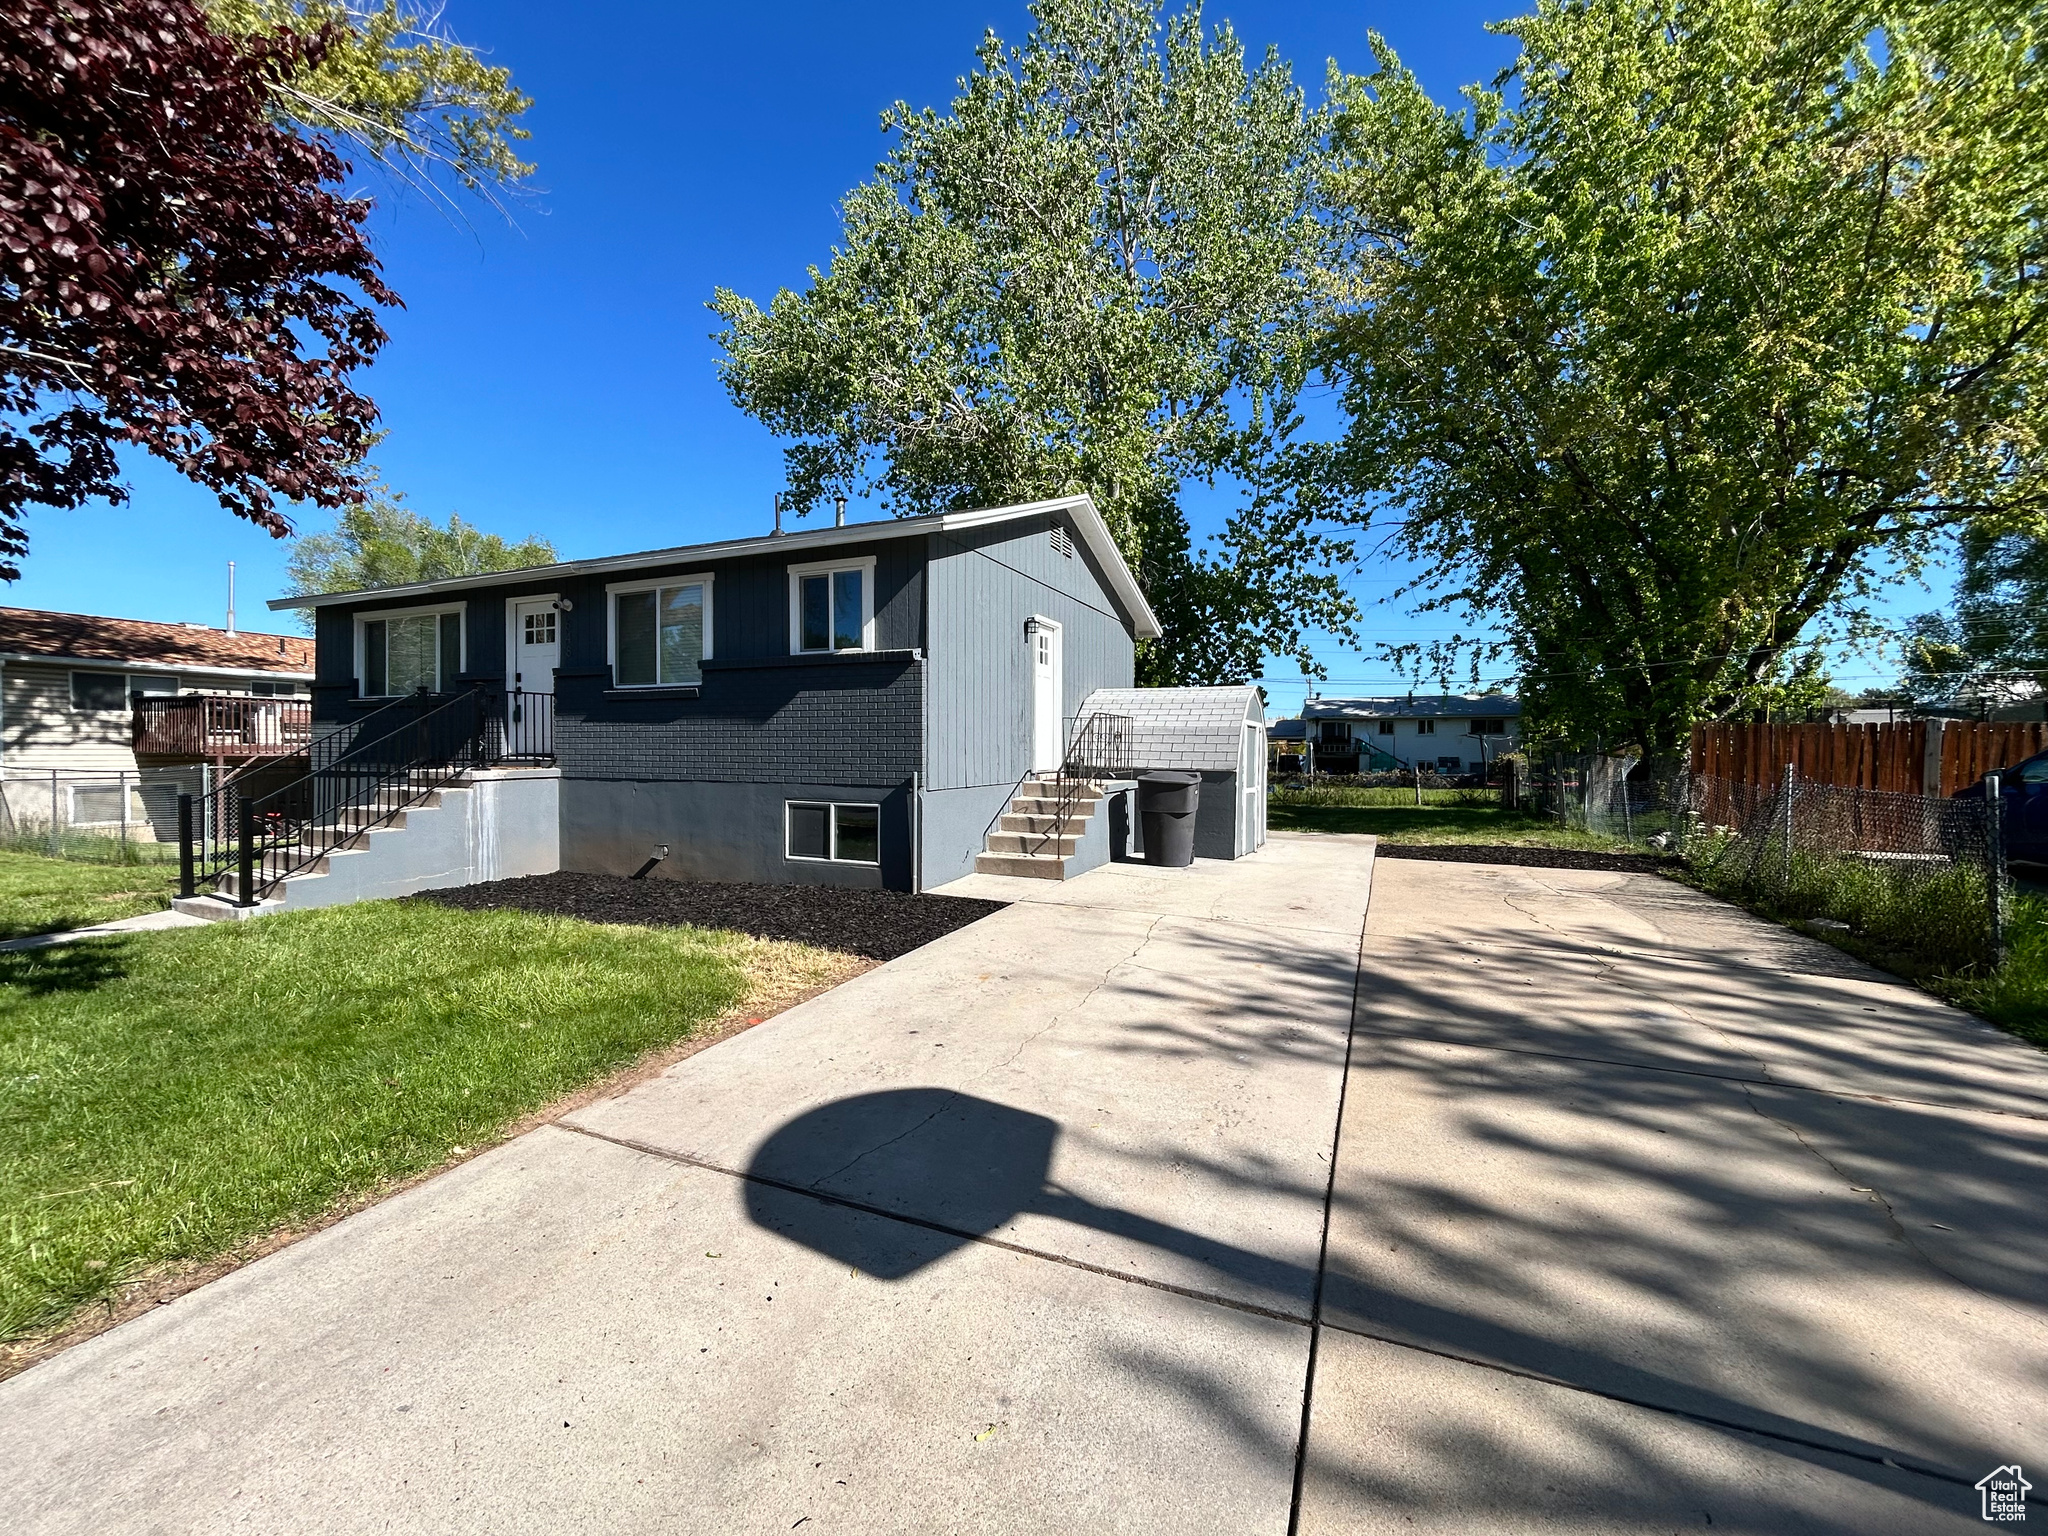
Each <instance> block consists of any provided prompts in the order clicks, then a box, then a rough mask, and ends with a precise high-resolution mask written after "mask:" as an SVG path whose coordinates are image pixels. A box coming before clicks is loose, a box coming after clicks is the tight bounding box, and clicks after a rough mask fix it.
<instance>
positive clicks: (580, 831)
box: [555, 630, 924, 890]
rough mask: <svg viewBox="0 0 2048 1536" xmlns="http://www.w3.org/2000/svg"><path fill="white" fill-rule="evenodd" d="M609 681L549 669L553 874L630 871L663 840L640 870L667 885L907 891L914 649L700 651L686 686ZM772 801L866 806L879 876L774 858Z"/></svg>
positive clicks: (920, 696)
mask: <svg viewBox="0 0 2048 1536" xmlns="http://www.w3.org/2000/svg"><path fill="white" fill-rule="evenodd" d="M783 646H784V649H787V647H788V634H787V631H786V630H785V631H784V635H783ZM610 681H611V674H610V671H609V669H607V668H605V667H603V666H598V667H586V668H570V667H566V666H565V667H564V668H563V669H562V670H561V671H560V672H559V673H558V674H557V684H556V692H555V754H556V760H557V761H558V762H559V763H560V764H561V769H562V867H563V868H564V869H573V870H583V871H588V872H592V873H600V874H631V873H633V872H634V871H636V870H637V869H638V868H639V867H640V866H641V864H642V863H644V862H645V861H646V859H647V858H648V857H649V855H650V852H651V850H652V848H653V847H654V845H656V844H666V845H668V848H669V856H668V858H667V859H665V860H664V861H663V862H662V863H661V864H660V865H659V866H658V867H657V870H656V873H659V874H662V875H664V876H667V877H670V878H687V879H697V880H764V881H803V882H815V883H825V884H836V885H882V884H886V885H888V886H890V887H892V888H894V889H898V890H907V889H909V888H910V886H911V883H912V875H911V862H912V859H911V843H912V836H913V834H912V829H911V823H910V813H909V804H910V792H911V786H912V782H913V778H914V776H915V774H916V773H917V770H918V764H919V762H920V761H921V758H922V752H923V745H924V739H923V730H922V726H923V720H924V664H923V662H922V661H920V660H919V659H918V658H917V656H916V654H915V653H914V652H911V651H907V650H906V651H893V652H889V653H886V654H880V655H872V656H860V657H857V658H856V657H853V656H836V657H809V658H804V659H801V660H797V659H792V658H788V657H770V658H762V659H756V660H751V661H750V660H744V659H737V658H717V657H714V658H713V659H712V660H711V661H709V662H706V663H705V667H704V684H703V687H702V688H701V689H698V690H694V691H693V690H688V689H675V690H667V689H664V690H659V691H655V692H641V691H639V690H619V689H614V688H612V687H611V686H610ZM787 800H856V801H863V802H872V803H875V804H879V805H881V806H882V807H883V815H882V829H881V830H882V863H881V866H880V868H879V869H878V868H875V867H872V866H866V867H863V866H857V865H845V864H820V863H812V862H808V861H797V860H791V859H787V858H785V857H784V843H783V804H784V802H785V801H787Z"/></svg>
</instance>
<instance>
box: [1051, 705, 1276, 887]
mask: <svg viewBox="0 0 2048 1536" xmlns="http://www.w3.org/2000/svg"><path fill="white" fill-rule="evenodd" d="M1091 714H1105V715H1123V716H1126V717H1128V718H1129V720H1130V721H1131V727H1132V748H1131V760H1132V763H1133V765H1134V766H1135V767H1136V769H1137V771H1138V772H1140V773H1144V772H1147V771H1148V770H1151V769H1155V768H1180V769H1185V770H1188V771H1191V772H1195V773H1199V774H1201V776H1202V794H1201V799H1200V802H1199V804H1198V806H1197V809H1196V813H1195V857H1196V858H1200V859H1241V858H1243V857H1244V856H1245V855H1246V854H1248V853H1252V852H1255V851H1256V850H1257V849H1259V848H1260V847H1262V846H1264V844H1265V841H1266V702H1265V699H1264V698H1263V697H1262V696H1261V695H1260V693H1259V690H1258V689H1256V688H1254V687H1251V686H1250V685H1248V684H1238V685H1233V686H1229V687H1222V688H1098V689H1096V690H1095V691H1094V692H1093V693H1091V694H1089V695H1088V697H1087V698H1086V699H1084V700H1083V701H1082V703H1081V708H1080V712H1079V714H1078V716H1077V717H1076V718H1077V719H1079V720H1086V719H1087V718H1088V717H1089V715H1091Z"/></svg>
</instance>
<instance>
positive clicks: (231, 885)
mask: <svg viewBox="0 0 2048 1536" xmlns="http://www.w3.org/2000/svg"><path fill="white" fill-rule="evenodd" d="M416 782H417V781H416ZM470 787H471V781H470V779H469V777H468V776H467V775H464V776H462V777H460V778H456V779H452V780H449V781H446V782H444V783H442V784H441V785H439V786H438V787H436V788H433V789H426V788H423V787H421V788H418V789H417V791H416V793H414V794H413V796H412V798H409V799H407V800H406V808H405V809H404V810H402V811H392V812H384V813H381V814H380V813H379V812H377V811H374V810H364V809H351V810H344V811H340V812H337V813H336V814H335V815H334V816H333V817H331V818H329V819H328V820H326V821H324V822H321V823H318V824H316V825H315V826H314V827H312V828H311V829H309V831H310V836H309V838H308V839H307V840H306V841H305V842H302V843H300V844H298V845H296V846H292V847H286V848H276V849H272V850H270V851H268V852H266V853H264V854H263V855H262V856H261V858H259V859H258V860H257V861H256V862H257V865H258V869H259V871H260V874H259V879H258V882H257V888H258V889H259V890H261V889H262V888H263V883H262V882H263V878H264V877H268V876H271V875H275V874H276V873H278V872H279V871H280V870H287V869H288V870H290V871H291V873H289V874H287V875H285V877H284V879H283V880H282V881H280V882H279V883H277V884H276V885H274V886H272V887H271V888H270V890H269V893H268V894H267V895H266V896H265V897H264V898H263V899H262V900H260V901H258V902H257V903H255V904H254V905H253V906H246V907H245V906H242V905H240V904H239V903H238V900H237V898H238V897H239V896H240V894H241V876H240V873H239V872H238V871H236V870H234V869H230V870H229V871H228V872H227V873H226V874H224V875H222V876H221V877H220V879H219V880H218V881H217V882H216V883H215V887H214V891H213V894H211V895H207V896H190V897H185V896H180V897H178V898H176V899H175V900H173V901H172V902H171V908H172V910H173V911H177V912H182V913H184V914H185V915H186V916H188V917H199V918H204V919H206V920H207V921H208V922H238V921H241V920H242V919H244V918H249V917H256V916H261V915H263V914H265V913H270V912H281V911H284V910H286V909H288V908H291V907H296V906H322V905H325V904H326V903H324V902H323V901H321V900H319V899H318V898H317V896H316V894H315V891H314V889H313V885H312V883H313V882H317V881H322V880H325V879H327V878H328V877H329V876H331V875H332V874H333V873H334V872H335V868H336V862H337V861H338V860H354V859H364V858H369V857H372V856H373V854H374V850H375V849H376V847H377V845H378V844H379V843H381V842H383V841H384V840H386V839H388V838H392V837H400V836H403V835H404V833H405V829H406V820H407V818H408V817H413V816H418V815H420V814H421V813H423V812H432V811H439V810H441V809H442V808H443V806H444V804H445V803H446V802H445V801H444V797H445V796H447V795H449V794H450V793H457V792H466V791H467V790H468V789H469V788H470ZM387 803H388V798H387ZM316 848H317V849H320V850H321V851H320V852H317V853H315V852H314V850H315V849H316Z"/></svg>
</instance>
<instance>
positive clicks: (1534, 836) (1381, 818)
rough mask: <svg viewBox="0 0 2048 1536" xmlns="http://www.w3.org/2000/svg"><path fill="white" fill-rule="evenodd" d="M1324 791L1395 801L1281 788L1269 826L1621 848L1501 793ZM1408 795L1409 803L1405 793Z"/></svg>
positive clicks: (1270, 808) (1411, 839) (1415, 838)
mask: <svg viewBox="0 0 2048 1536" xmlns="http://www.w3.org/2000/svg"><path fill="white" fill-rule="evenodd" d="M1313 793H1318V794H1331V793H1349V794H1354V795H1387V794H1391V795H1393V796H1395V797H1396V798H1395V800H1394V801H1393V802H1392V803H1386V802H1377V801H1374V802H1367V803H1365V804H1362V805H1341V804H1339V805H1331V804H1317V803H1309V804H1303V803H1301V802H1299V801H1297V800H1294V799H1291V798H1285V797H1283V792H1282V791H1278V790H1276V791H1275V792H1274V793H1273V794H1272V796H1271V797H1270V798H1269V800H1268V802H1267V806H1266V824H1267V825H1268V826H1270V827H1272V828H1274V829H1276V830H1278V831H1282V832H1363V833H1368V834H1370V835H1371V836H1374V837H1377V838H1379V839H1380V840H1381V841H1382V842H1388V843H1519V844H1523V845H1526V846H1531V847H1538V848H1587V849H1609V848H1619V847H1622V846H1623V844H1622V843H1621V841H1620V840H1619V839H1618V838H1612V837H1601V836H1598V835H1597V834H1594V833H1591V832H1574V831H1571V830H1569V829H1568V828H1565V827H1560V826H1559V825H1558V824H1557V823H1556V822H1555V821H1553V820H1551V819H1550V818H1548V817H1544V816H1530V815H1526V814H1523V813H1521V812H1517V811H1507V810H1503V809H1502V808H1501V806H1500V802H1499V799H1498V797H1492V799H1491V803H1488V802H1487V801H1477V802H1474V801H1473V800H1470V799H1468V800H1465V801H1462V802H1461V801H1457V800H1448V799H1447V800H1444V801H1439V802H1437V803H1435V804H1431V803H1430V802H1429V800H1428V799H1427V797H1428V795H1429V794H1430V793H1431V792H1430V791H1429V790H1424V791H1423V795H1424V797H1425V798H1424V802H1423V804H1422V805H1420V806H1417V805H1416V804H1415V791H1414V790H1412V789H1411V790H1406V791H1402V790H1391V791H1389V790H1383V789H1354V790H1349V791H1328V790H1324V791H1315V792H1313ZM1404 793H1405V794H1406V796H1407V803H1406V804H1402V803H1401V802H1400V800H1399V798H1398V797H1399V796H1401V795H1402V794H1404ZM1436 793H1438V794H1442V795H1445V796H1453V795H1461V794H1462V795H1467V796H1471V795H1491V792H1490V791H1486V790H1478V791H1473V790H1455V789H1447V790H1439V791H1436Z"/></svg>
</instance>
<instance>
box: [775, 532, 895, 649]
mask: <svg viewBox="0 0 2048 1536" xmlns="http://www.w3.org/2000/svg"><path fill="white" fill-rule="evenodd" d="M874 631H875V562H874V559H873V557H872V556H870V557H869V558H867V559H865V560H849V561H844V562H821V563H819V564H816V565H793V566H791V567H790V568H789V649H790V651H791V653H792V654H794V655H805V654H809V653H812V652H830V651H871V650H873V649H874V648H875V646H874Z"/></svg>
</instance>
